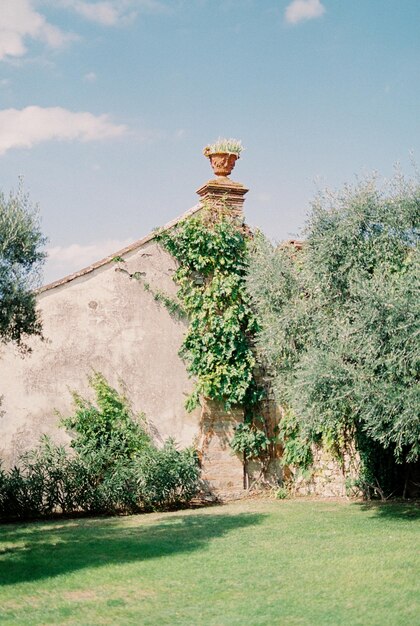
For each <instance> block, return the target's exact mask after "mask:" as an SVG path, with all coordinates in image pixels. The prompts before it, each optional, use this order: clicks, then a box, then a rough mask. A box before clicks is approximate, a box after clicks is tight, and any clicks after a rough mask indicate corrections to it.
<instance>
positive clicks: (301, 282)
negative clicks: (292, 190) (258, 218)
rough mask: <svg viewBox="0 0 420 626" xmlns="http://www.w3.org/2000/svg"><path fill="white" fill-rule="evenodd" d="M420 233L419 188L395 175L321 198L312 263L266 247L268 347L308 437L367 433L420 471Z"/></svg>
mask: <svg viewBox="0 0 420 626" xmlns="http://www.w3.org/2000/svg"><path fill="white" fill-rule="evenodd" d="M419 222H420V185H419V183H418V182H416V181H407V180H405V179H404V178H403V177H402V176H401V175H396V176H395V177H394V179H393V180H392V181H391V182H390V183H388V184H386V185H383V186H382V187H380V186H379V184H378V181H377V180H376V179H375V178H370V179H369V180H364V181H361V182H359V183H357V184H356V185H355V186H346V187H345V188H344V189H343V190H341V191H340V192H338V193H331V192H324V193H321V194H319V196H318V197H317V198H316V200H315V202H314V203H313V207H312V212H311V215H310V217H309V220H308V223H307V227H306V232H305V244H304V246H303V249H302V250H301V251H297V250H295V249H294V248H293V247H290V246H284V247H274V246H272V245H271V244H270V242H268V241H267V240H266V239H265V238H264V237H263V236H262V235H258V236H257V237H256V239H255V245H254V251H253V254H252V260H251V266H250V275H249V279H248V288H249V290H250V293H251V294H252V297H253V300H254V303H255V305H256V308H257V312H258V313H259V315H260V318H261V322H262V331H261V332H260V334H259V338H258V345H259V349H260V353H261V355H262V358H264V359H265V360H266V361H267V363H268V365H269V367H270V369H271V371H272V375H273V384H274V388H275V391H276V393H277V397H278V400H279V401H280V402H281V403H283V404H285V405H287V406H288V407H289V409H291V410H292V411H293V413H294V414H295V415H296V416H297V418H298V420H299V423H300V427H301V433H302V434H303V436H306V437H308V438H311V439H316V438H319V437H322V438H323V439H324V441H327V442H329V443H330V444H331V445H333V446H334V445H335V446H337V447H339V446H340V444H341V442H342V440H343V439H344V438H345V436H346V435H348V434H349V433H350V434H351V433H354V432H356V431H357V430H362V431H364V432H365V433H367V435H368V436H369V437H371V438H372V439H373V440H374V441H376V442H378V443H380V444H381V446H383V448H385V449H389V450H392V451H393V453H394V455H395V458H396V459H397V460H398V461H404V460H407V461H415V460H416V459H418V457H419V453H420V419H419V406H420V394H419V385H418V381H419V369H420V368H419V365H420V348H419V345H420V344H419V317H420V304H419V302H420V300H419V297H418V294H419V284H420V281H419V277H420V272H419V269H420V266H419V250H418V239H419Z"/></svg>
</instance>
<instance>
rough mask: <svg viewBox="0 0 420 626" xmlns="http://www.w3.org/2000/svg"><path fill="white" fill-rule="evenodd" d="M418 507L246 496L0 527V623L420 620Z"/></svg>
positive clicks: (224, 625) (407, 623)
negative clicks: (171, 509) (167, 509)
mask: <svg viewBox="0 0 420 626" xmlns="http://www.w3.org/2000/svg"><path fill="white" fill-rule="evenodd" d="M419 513H420V511H419V509H418V508H417V507H416V506H415V505H414V504H411V505H410V504H406V505H398V504H386V505H376V506H367V505H363V504H356V503H348V502H325V501H324V502H319V501H317V502H315V501H293V500H286V501H274V500H247V501H242V502H236V503H232V504H229V505H225V506H217V507H211V508H206V509H197V510H190V511H182V512H175V513H160V514H151V515H143V516H133V517H125V518H95V519H73V520H64V521H62V520H61V521H51V522H42V523H32V524H18V525H2V526H0V585H1V586H0V623H1V624H19V625H20V624H22V625H26V624H27V625H28V626H29V625H30V626H34V625H36V624H77V625H86V626H87V625H93V624H115V625H118V626H120V625H124V624H141V625H149V624H150V625H151V624H153V625H162V624H174V625H175V624H188V625H191V626H201V625H206V626H207V625H209V626H216V625H217V626H228V625H231V624H232V625H241V626H254V625H255V626H257V625H260V624H270V625H271V624H285V625H287V626H289V625H294V624H305V625H306V624H307V625H311V626H314V625H317V624H323V625H324V624H342V625H343V624H344V625H346V624H352V625H354V624H361V625H363V626H368V625H370V624H378V625H382V626H383V625H385V624H390V625H391V624H392V625H393V626H395V625H398V624H401V625H404V626H411V625H415V624H420V557H419V544H420V541H419V539H420V517H419Z"/></svg>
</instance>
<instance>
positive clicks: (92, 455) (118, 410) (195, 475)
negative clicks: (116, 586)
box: [0, 374, 199, 519]
mask: <svg viewBox="0 0 420 626" xmlns="http://www.w3.org/2000/svg"><path fill="white" fill-rule="evenodd" d="M91 384H92V386H93V387H94V389H95V391H96V405H95V404H93V403H89V402H88V401H86V400H84V399H83V398H81V397H80V396H78V395H76V394H75V395H74V397H75V404H76V412H75V414H74V415H73V416H72V417H70V418H66V419H65V420H63V422H64V423H65V424H66V425H68V426H71V427H72V429H73V430H74V432H75V433H76V436H75V439H74V440H73V442H72V444H71V445H72V447H73V451H69V450H68V449H66V448H65V447H64V446H61V445H56V444H54V443H53V442H52V441H51V439H49V438H48V437H46V436H44V437H42V438H41V441H40V444H39V446H38V447H36V448H34V449H33V450H30V451H29V452H27V453H26V454H24V455H22V456H21V458H20V459H19V467H15V468H13V469H12V470H10V471H9V472H5V471H4V470H3V469H1V467H0V519H33V518H37V517H43V516H48V515H51V514H53V513H65V514H69V513H76V512H87V513H95V514H97V513H111V514H112V513H114V514H115V513H134V512H137V511H141V510H154V509H167V508H171V507H174V506H180V505H183V504H186V503H188V502H189V500H191V498H192V497H193V496H194V495H195V494H196V493H197V491H198V489H199V465H198V459H197V456H196V454H195V452H194V451H193V450H191V449H186V450H177V448H176V446H175V444H174V442H173V441H172V440H168V441H167V442H166V443H165V445H164V447H163V448H162V449H158V448H156V446H154V444H153V443H152V441H151V439H150V437H149V436H148V435H147V433H146V431H145V430H144V427H143V425H142V424H139V423H137V422H135V421H134V416H133V415H132V412H131V410H130V408H129V405H128V403H127V401H126V400H125V398H124V397H122V396H121V395H120V394H119V393H118V392H117V391H116V390H115V389H113V388H112V387H110V385H109V384H108V383H107V382H106V380H105V379H104V378H103V376H101V375H100V374H95V376H94V377H93V378H92V380H91Z"/></svg>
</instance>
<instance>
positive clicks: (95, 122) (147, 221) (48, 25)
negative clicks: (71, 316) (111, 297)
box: [0, 0, 420, 282]
mask: <svg viewBox="0 0 420 626" xmlns="http://www.w3.org/2000/svg"><path fill="white" fill-rule="evenodd" d="M419 126H420V0H103V1H102V0H101V1H99V0H95V1H93V0H92V1H88V0H0V189H1V190H2V191H3V192H4V193H6V194H7V193H9V191H11V190H15V189H16V188H17V186H18V180H19V177H23V181H24V186H25V189H26V190H27V191H28V193H29V195H30V198H31V200H32V202H33V203H34V204H37V205H38V206H39V210H40V215H41V220H42V230H43V232H44V233H45V235H46V236H47V237H48V244H47V251H48V254H49V256H48V261H47V263H46V266H45V272H44V282H49V281H52V280H55V279H58V278H60V277H62V276H65V275H66V274H69V273H71V272H73V271H77V270H78V269H81V268H82V267H84V266H86V265H88V264H90V263H91V262H94V261H96V260H99V259H101V258H103V257H104V256H107V255H109V254H111V253H113V252H115V251H117V250H118V249H119V248H122V247H124V246H125V245H127V244H129V243H131V242H132V241H135V240H136V239H139V238H140V237H142V236H144V235H146V234H148V233H149V232H150V231H151V230H152V229H153V228H155V227H156V226H160V225H163V224H164V223H166V222H168V221H169V220H171V219H173V218H174V217H176V216H178V215H180V214H182V213H183V212H185V211H186V210H187V209H189V208H190V207H192V206H194V205H195V204H196V202H197V200H198V196H197V195H196V193H195V191H196V189H198V188H199V187H201V186H202V185H203V184H204V183H205V182H206V181H207V180H208V179H210V178H212V171H211V169H210V166H209V163H208V160H207V159H206V158H205V157H204V156H203V154H202V150H203V147H204V146H205V145H206V144H207V143H212V142H214V141H215V140H216V139H217V138H218V137H235V138H237V139H241V140H242V143H243V145H244V146H245V151H244V152H243V153H242V155H241V158H240V160H239V161H238V162H237V164H236V167H235V170H234V171H233V173H232V176H231V177H232V179H234V180H237V181H239V182H241V183H243V184H244V185H245V186H246V187H249V189H250V191H249V193H248V194H247V197H246V202H245V214H246V219H247V222H248V223H249V224H250V225H252V226H255V227H259V228H261V229H262V230H263V231H264V232H265V233H266V234H267V235H269V236H270V237H271V238H272V239H273V240H277V241H280V240H282V239H287V238H290V237H296V236H299V234H300V233H301V230H302V227H303V226H304V223H305V219H306V216H307V214H308V211H309V210H310V203H311V200H312V199H313V198H314V196H315V194H316V192H317V189H319V188H323V187H325V186H328V187H330V188H340V187H341V186H343V184H345V183H351V182H354V181H355V179H356V177H357V176H359V177H360V176H364V175H368V174H370V173H372V172H373V171H377V172H379V173H380V174H381V175H382V176H384V177H389V176H391V175H392V172H393V168H394V167H395V164H397V163H399V164H400V166H401V169H402V170H403V171H404V172H406V173H407V174H408V175H410V173H411V163H412V160H413V155H414V159H415V160H416V161H417V163H418V162H419V159H420V156H419V155H420V128H419Z"/></svg>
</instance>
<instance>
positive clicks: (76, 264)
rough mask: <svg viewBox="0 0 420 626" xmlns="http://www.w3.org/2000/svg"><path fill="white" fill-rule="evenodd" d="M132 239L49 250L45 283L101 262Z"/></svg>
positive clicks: (109, 240)
mask: <svg viewBox="0 0 420 626" xmlns="http://www.w3.org/2000/svg"><path fill="white" fill-rule="evenodd" d="M132 242H133V240H132V239H106V240H104V241H96V242H93V243H90V244H87V245H81V244H79V243H73V244H71V245H69V246H53V247H51V248H47V250H46V252H47V255H48V256H47V260H46V263H45V269H44V276H45V280H44V282H52V281H53V280H58V279H59V278H63V277H64V276H67V275H68V274H72V273H73V272H77V271H79V270H81V269H83V268H84V267H87V266H89V265H91V264H92V263H95V262H96V261H100V260H101V259H104V258H105V257H108V256H110V255H111V254H114V253H116V252H118V250H121V249H122V248H125V247H126V246H128V245H130V243H132Z"/></svg>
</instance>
